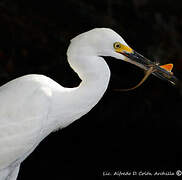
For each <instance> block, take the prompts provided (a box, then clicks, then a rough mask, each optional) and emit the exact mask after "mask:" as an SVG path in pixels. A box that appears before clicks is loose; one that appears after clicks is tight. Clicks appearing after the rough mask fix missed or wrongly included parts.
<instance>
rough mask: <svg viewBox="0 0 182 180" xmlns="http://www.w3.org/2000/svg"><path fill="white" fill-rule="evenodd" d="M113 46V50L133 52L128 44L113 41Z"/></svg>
mask: <svg viewBox="0 0 182 180" xmlns="http://www.w3.org/2000/svg"><path fill="white" fill-rule="evenodd" d="M113 47H114V49H115V51H116V52H118V53H124V52H126V53H133V49H131V48H130V47H128V46H125V45H123V44H121V43H120V42H115V43H114V45H113Z"/></svg>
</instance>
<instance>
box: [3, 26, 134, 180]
mask: <svg viewBox="0 0 182 180" xmlns="http://www.w3.org/2000/svg"><path fill="white" fill-rule="evenodd" d="M115 42H120V43H121V45H122V47H119V46H116V47H114V46H113V44H114V43H115ZM127 50H129V53H131V51H132V49H131V48H130V47H129V46H128V45H127V44H126V43H125V42H124V40H123V39H122V38H121V37H120V36H119V35H118V34H117V33H116V32H114V31H113V30H111V29H106V28H98V29H93V30H91V31H88V32H86V33H83V34H81V35H79V36H77V37H76V38H74V39H73V40H72V41H71V44H70V46H69V48H68V52H67V56H68V62H69V64H70V66H71V67H72V68H73V69H74V71H75V72H76V73H77V74H78V76H79V77H80V79H81V80H82V81H81V83H80V85H79V86H78V87H75V88H64V87H62V86H61V85H59V84H58V83H57V82H55V81H54V80H52V79H50V78H48V77H46V76H43V75H26V76H23V77H20V78H17V79H15V80H12V81H10V82H8V83H7V84H5V85H3V86H2V87H0V102H1V106H0V180H16V178H17V175H18V171H19V166H20V164H21V162H22V161H23V160H24V159H25V158H26V157H27V156H28V155H29V154H30V153H31V152H32V151H33V150H34V149H35V148H36V146H37V145H38V144H39V143H40V142H41V140H42V139H44V138H45V137H46V136H47V135H49V134H50V133H51V132H52V131H54V130H57V129H59V128H64V127H66V126H68V125H69V124H70V123H72V122H73V121H75V120H77V119H79V118H80V117H81V116H83V115H84V114H86V113H87V112H89V111H90V110H91V109H92V108H93V107H94V106H95V105H96V104H97V102H98V101H99V100H100V99H101V97H102V96H103V94H104V92H105V91H106V89H107V86H108V83H109V79H110V70H109V67H108V66H107V64H106V62H105V61H104V59H103V58H102V56H112V57H114V58H116V59H121V60H125V61H129V62H131V59H128V58H126V57H125V56H124V55H123V53H122V52H125V51H127ZM119 51H120V52H121V53H119Z"/></svg>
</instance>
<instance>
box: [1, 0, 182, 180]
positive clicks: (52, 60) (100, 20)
mask: <svg viewBox="0 0 182 180" xmlns="http://www.w3.org/2000/svg"><path fill="white" fill-rule="evenodd" d="M95 27H109V28H112V29H113V30H115V31H116V32H118V33H119V34H120V35H121V36H122V37H123V38H124V39H125V40H126V42H127V43H128V44H129V45H130V46H131V47H132V48H133V49H135V50H136V51H138V52H139V53H141V54H143V55H145V56H146V57H148V58H150V59H151V60H153V61H156V62H160V63H161V64H165V63H169V62H172V63H173V64H174V70H173V72H174V74H175V75H176V76H177V77H178V78H179V79H182V53H181V52H182V4H181V1H180V0H179V1H178V0H175V1H174V0H157V1H152V0H92V1H90V0H66V1H47V2H45V1H43V0H39V1H24V0H16V1H14V0H1V1H0V84H1V85H2V84H4V83H6V82H8V81H10V80H12V79H14V78H16V77H19V76H21V75H25V74H32V73H37V74H44V75H46V76H49V77H51V78H53V79H54V80H56V81H57V82H59V83H60V84H61V85H63V86H67V87H74V86H77V85H78V84H79V82H80V80H79V78H78V77H77V75H76V74H75V73H74V72H73V71H72V70H71V68H70V67H69V65H68V63H67V60H66V50H67V47H68V45H69V42H70V39H72V38H73V37H75V36H76V35H78V34H80V33H82V32H85V31H87V30H90V29H92V28H95ZM103 43H104V39H103ZM107 62H108V64H109V66H110V69H111V72H112V76H111V81H110V84H109V88H108V90H107V92H106V93H105V95H104V97H103V98H102V100H101V101H100V102H99V103H98V104H97V105H96V107H94V109H92V110H91V112H89V113H88V114H87V115H85V116H84V117H82V118H81V119H79V120H78V121H76V122H74V123H73V124H71V125H70V126H68V127H67V128H65V129H63V130H61V131H58V132H56V133H52V134H51V135H50V136H49V137H47V138H46V139H45V140H44V141H43V142H42V143H41V144H40V145H39V147H38V148H36V150H35V151H34V152H33V153H32V154H31V155H30V156H29V157H28V158H27V159H26V161H24V162H23V163H22V166H21V170H20V173H19V180H23V179H26V180H29V179H31V180H32V179H44V180H46V179H54V180H59V179H77V178H81V177H83V178H84V179H96V177H97V178H100V179H101V178H103V179H104V178H105V179H107V178H106V177H103V175H102V173H103V171H111V172H114V171H132V170H137V171H141V170H142V171H155V170H157V171H165V170H168V171H172V172H174V171H175V170H178V169H180V170H182V158H181V155H182V149H181V139H182V132H181V129H182V118H181V110H182V97H181V95H182V94H181V92H182V90H181V88H180V87H177V88H175V87H173V86H171V85H169V84H168V83H166V82H163V81H161V80H159V79H157V78H156V77H153V76H151V77H149V79H148V80H147V81H146V82H145V83H144V84H143V85H142V86H141V87H140V88H138V89H136V90H134V91H130V92H115V91H114V90H113V89H115V88H128V87H132V86H134V85H135V84H136V83H137V82H139V81H140V80H141V78H142V77H143V71H142V70H140V69H139V68H137V67H135V66H133V65H130V64H127V63H124V62H118V61H116V60H112V59H111V58H110V59H108V60H107ZM25 93H26V92H25ZM1 105H3V104H1ZM110 178H113V179H117V178H118V177H117V178H116V177H110Z"/></svg>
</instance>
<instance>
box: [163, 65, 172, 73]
mask: <svg viewBox="0 0 182 180" xmlns="http://www.w3.org/2000/svg"><path fill="white" fill-rule="evenodd" d="M160 67H161V68H162V69H165V70H166V71H168V72H171V71H172V69H173V64H164V65H161V66H160Z"/></svg>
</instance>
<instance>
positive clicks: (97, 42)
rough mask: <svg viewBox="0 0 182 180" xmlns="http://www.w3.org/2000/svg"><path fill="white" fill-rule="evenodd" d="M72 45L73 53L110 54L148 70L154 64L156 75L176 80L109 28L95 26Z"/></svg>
mask: <svg viewBox="0 0 182 180" xmlns="http://www.w3.org/2000/svg"><path fill="white" fill-rule="evenodd" d="M71 45H72V47H76V48H75V49H74V48H69V49H72V54H74V53H76V54H82V55H86V56H102V57H104V56H110V57H114V58H116V59H120V60H124V61H126V62H129V63H132V64H134V65H136V66H138V67H140V68H142V69H144V70H148V69H149V68H150V67H151V66H152V67H154V69H155V71H154V72H153V74H154V75H155V76H157V77H159V78H160V79H163V80H167V81H169V82H171V83H173V84H174V83H175V81H176V79H175V77H174V76H173V75H172V74H171V73H170V72H168V71H166V70H165V69H162V68H160V66H158V64H156V63H154V62H152V61H150V60H148V59H147V58H145V57H144V56H142V55H140V54H139V53H137V52H136V51H134V50H133V49H132V48H131V47H130V46H129V45H128V44H127V43H126V42H125V41H124V40H123V38H122V37H121V36H120V35H119V34H117V33H116V32H115V31H113V30H111V29H109V28H95V29H93V30H90V31H88V32H85V33H82V34H80V35H78V36H76V37H75V38H74V39H72V40H71ZM69 49H68V54H69ZM173 81H174V82H173Z"/></svg>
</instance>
